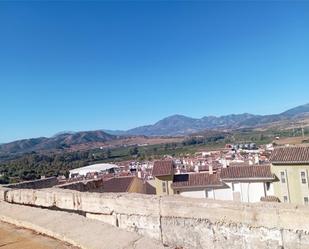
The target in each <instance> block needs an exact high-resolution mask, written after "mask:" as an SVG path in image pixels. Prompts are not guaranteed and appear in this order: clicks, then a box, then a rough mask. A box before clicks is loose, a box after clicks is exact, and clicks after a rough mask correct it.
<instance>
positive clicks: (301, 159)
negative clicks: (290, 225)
mask: <svg viewBox="0 0 309 249" xmlns="http://www.w3.org/2000/svg"><path fill="white" fill-rule="evenodd" d="M270 161H271V171H272V172H273V173H274V174H275V175H276V177H277V179H278V181H277V182H275V183H274V191H275V195H276V196H277V197H279V199H280V201H281V202H287V203H293V204H305V205H308V203H309V185H308V171H309V147H300V146H295V147H294V146H291V147H290V146H289V147H278V148H275V149H274V151H273V153H272V155H271V157H270Z"/></svg>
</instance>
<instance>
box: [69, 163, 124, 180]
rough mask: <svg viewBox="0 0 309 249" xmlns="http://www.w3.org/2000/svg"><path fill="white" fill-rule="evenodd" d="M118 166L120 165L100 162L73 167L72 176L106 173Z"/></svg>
mask: <svg viewBox="0 0 309 249" xmlns="http://www.w3.org/2000/svg"><path fill="white" fill-rule="evenodd" d="M118 168H119V167H118V166H117V165H116V164H110V163H98V164H93V165H89V166H86V167H81V168H77V169H72V170H70V177H73V176H74V175H79V176H86V175H87V174H88V173H104V172H107V171H108V170H111V169H118Z"/></svg>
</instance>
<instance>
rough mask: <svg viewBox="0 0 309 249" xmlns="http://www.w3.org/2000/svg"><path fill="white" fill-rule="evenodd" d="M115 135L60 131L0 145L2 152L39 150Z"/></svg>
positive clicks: (59, 147) (109, 138) (66, 146)
mask: <svg viewBox="0 0 309 249" xmlns="http://www.w3.org/2000/svg"><path fill="white" fill-rule="evenodd" d="M116 138H117V136H114V135H110V134H107V133H105V132H103V131H83V132H75V133H71V132H70V133H60V134H58V135H55V136H53V137H51V138H46V137H40V138H31V139H23V140H18V141H14V142H11V143H7V144H2V145H0V152H2V153H17V152H22V153H24V152H29V151H39V150H51V149H63V148H68V147H70V146H72V145H77V144H84V143H89V142H106V141H110V140H114V139H116Z"/></svg>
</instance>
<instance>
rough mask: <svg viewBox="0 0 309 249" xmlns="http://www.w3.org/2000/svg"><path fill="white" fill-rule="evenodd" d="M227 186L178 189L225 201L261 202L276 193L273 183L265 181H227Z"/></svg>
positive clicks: (191, 194) (189, 194)
mask: <svg viewBox="0 0 309 249" xmlns="http://www.w3.org/2000/svg"><path fill="white" fill-rule="evenodd" d="M225 183H226V185H227V187H226V188H215V189H212V188H204V189H199V190H193V189H182V190H177V193H179V194H180V195H181V196H185V197H191V198H208V199H213V200H223V201H239V202H249V203H254V202H260V200H261V197H265V196H269V195H274V189H273V184H272V183H264V182H225Z"/></svg>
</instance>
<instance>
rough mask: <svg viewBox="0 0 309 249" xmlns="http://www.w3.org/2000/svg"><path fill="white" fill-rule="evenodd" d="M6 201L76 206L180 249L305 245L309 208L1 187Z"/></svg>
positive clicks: (302, 248)
mask: <svg viewBox="0 0 309 249" xmlns="http://www.w3.org/2000/svg"><path fill="white" fill-rule="evenodd" d="M2 193H3V199H4V200H5V201H7V202H10V203H18V204H25V205H33V206H40V207H46V208H52V207H57V208H59V209H63V210H70V211H78V212H83V213H85V214H86V216H87V217H89V218H92V219H97V220H101V221H103V222H105V223H109V224H112V225H114V226H118V227H120V228H124V229H126V230H129V231H135V232H137V233H139V234H141V235H146V236H149V237H152V238H155V239H158V240H161V241H162V242H163V243H164V244H167V245H171V246H179V247H180V246H182V247H184V248H190V249H191V248H207V249H208V248H214V249H219V248H220V249H221V248H230V249H257V248H267V249H273V248H277V249H279V248H281V249H283V248H284V249H287V248H288V249H289V248H291V249H294V248H298V249H305V248H309V234H308V233H309V208H308V207H305V206H295V205H290V204H280V203H258V204H243V203H235V202H227V201H212V200H207V199H190V198H184V197H180V196H165V197H159V196H149V195H142V194H108V193H102V194H101V193H87V192H77V191H71V190H64V189H57V188H52V189H40V190H29V189H20V190H12V189H9V190H6V191H3V190H2ZM0 194H1V191H0Z"/></svg>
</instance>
